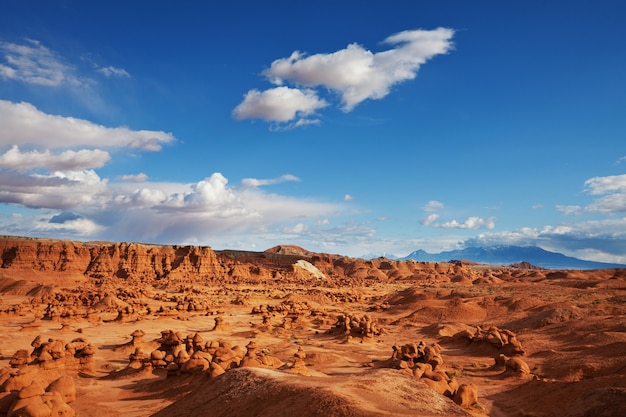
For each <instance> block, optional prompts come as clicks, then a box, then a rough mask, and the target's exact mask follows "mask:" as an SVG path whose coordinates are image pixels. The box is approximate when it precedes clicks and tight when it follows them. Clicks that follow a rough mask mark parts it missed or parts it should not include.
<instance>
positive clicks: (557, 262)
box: [387, 246, 626, 269]
mask: <svg viewBox="0 0 626 417" xmlns="http://www.w3.org/2000/svg"><path fill="white" fill-rule="evenodd" d="M387 257H388V258H390V259H393V258H392V257H391V256H387ZM396 259H400V260H409V259H411V260H414V261H419V262H447V261H450V260H463V259H465V260H468V261H474V262H477V263H481V264H487V265H511V264H514V263H519V262H524V261H525V262H528V263H530V264H532V265H536V266H540V267H542V268H548V269H606V268H626V265H623V264H613V263H605V262H593V261H585V260H582V259H578V258H573V257H571V256H565V255H563V254H562V253H557V252H549V251H547V250H544V249H541V248H539V247H537V246H491V247H469V248H465V249H459V250H452V251H445V252H439V253H428V252H425V251H423V250H421V249H420V250H416V251H415V252H411V253H410V254H409V255H407V256H405V257H404V258H396Z"/></svg>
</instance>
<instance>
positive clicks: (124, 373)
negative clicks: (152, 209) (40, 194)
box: [0, 237, 626, 417]
mask: <svg viewBox="0 0 626 417" xmlns="http://www.w3.org/2000/svg"><path fill="white" fill-rule="evenodd" d="M0 255H1V256H2V258H1V259H2V261H1V262H2V263H1V265H0V325H1V326H2V330H3V331H2V335H3V337H2V338H0V417H2V416H16V417H17V416H46V417H47V416H58V415H64V416H73V415H80V416H82V417H95V416H101V415H128V416H136V417H137V416H156V417H170V416H180V415H186V416H203V415H215V416H235V415H236V416H243V417H245V416H285V415H293V414H299V415H302V416H329V415H332V416H346V417H347V416H364V417H365V416H367V417H373V416H414V415H423V416H435V415H448V416H473V417H483V416H485V417H487V416H493V415H498V416H511V417H513V416H515V417H517V416H520V415H536V416H562V415H565V416H585V415H599V414H598V413H599V410H602V415H606V416H621V415H623V413H624V411H625V410H624V407H623V406H622V404H623V401H622V400H623V398H626V397H624V392H626V376H625V375H624V372H623V369H625V367H626V326H625V325H624V318H625V317H626V270H624V269H601V270H591V271H567V270H559V271H554V270H548V269H540V268H531V267H530V266H528V265H523V264H520V265H512V266H510V267H503V266H498V267H494V266H487V265H480V264H476V263H472V262H467V261H465V260H464V261H460V262H451V263H447V262H438V263H428V262H416V261H411V260H405V261H400V260H391V259H387V258H376V259H372V260H364V259H355V258H348V257H345V256H341V255H334V254H325V253H314V252H310V251H308V250H306V249H303V248H300V247H297V246H290V245H281V246H277V247H274V248H271V249H268V250H267V251H264V252H247V251H232V250H222V251H215V250H213V249H211V248H210V247H206V246H204V247H200V246H174V245H170V246H168V245H150V244H139V243H113V242H83V243H80V242H70V241H57V240H47V239H31V238H19V237H3V238H1V239H0ZM208 410H210V411H208Z"/></svg>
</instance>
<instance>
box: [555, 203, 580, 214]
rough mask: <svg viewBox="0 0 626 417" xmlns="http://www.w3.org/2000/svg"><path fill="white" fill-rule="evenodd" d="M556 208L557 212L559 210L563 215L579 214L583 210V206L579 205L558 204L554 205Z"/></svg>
mask: <svg viewBox="0 0 626 417" xmlns="http://www.w3.org/2000/svg"><path fill="white" fill-rule="evenodd" d="M556 209H557V210H558V211H559V212H561V213H563V214H565V215H568V214H580V213H582V212H583V208H582V207H580V206H561V205H558V206H556Z"/></svg>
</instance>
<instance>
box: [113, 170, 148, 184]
mask: <svg viewBox="0 0 626 417" xmlns="http://www.w3.org/2000/svg"><path fill="white" fill-rule="evenodd" d="M119 179H120V180H121V181H128V182H144V181H148V175H147V174H145V173H143V172H140V173H139V174H126V175H120V176H119Z"/></svg>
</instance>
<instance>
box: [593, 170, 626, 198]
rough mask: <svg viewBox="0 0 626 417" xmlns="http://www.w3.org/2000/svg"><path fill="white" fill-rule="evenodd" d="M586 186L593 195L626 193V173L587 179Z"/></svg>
mask: <svg viewBox="0 0 626 417" xmlns="http://www.w3.org/2000/svg"><path fill="white" fill-rule="evenodd" d="M585 187H587V191H588V192H589V193H590V194H592V195H598V194H607V193H626V174H623V175H610V176H607V177H594V178H591V179H588V180H587V181H585Z"/></svg>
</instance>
